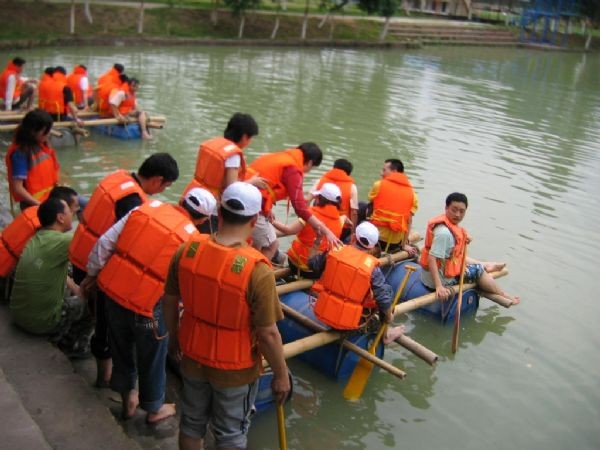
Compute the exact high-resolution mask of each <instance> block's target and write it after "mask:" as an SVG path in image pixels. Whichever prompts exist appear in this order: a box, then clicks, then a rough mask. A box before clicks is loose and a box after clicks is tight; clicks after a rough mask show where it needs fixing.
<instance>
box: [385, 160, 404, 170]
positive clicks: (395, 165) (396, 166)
mask: <svg viewBox="0 0 600 450" xmlns="http://www.w3.org/2000/svg"><path fill="white" fill-rule="evenodd" d="M385 162H386V163H388V164H389V165H390V167H391V168H392V170H394V171H396V172H400V173H404V164H402V161H400V160H399V159H396V158H390V159H386V160H385Z"/></svg>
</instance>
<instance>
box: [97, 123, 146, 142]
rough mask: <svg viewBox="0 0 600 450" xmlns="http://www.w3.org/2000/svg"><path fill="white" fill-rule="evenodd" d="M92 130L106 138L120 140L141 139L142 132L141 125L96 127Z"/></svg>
mask: <svg viewBox="0 0 600 450" xmlns="http://www.w3.org/2000/svg"><path fill="white" fill-rule="evenodd" d="M92 129H93V130H94V131H95V132H97V133H100V134H104V135H106V136H111V137H116V138H118V139H125V140H129V139H141V138H142V130H141V129H140V124H139V123H128V124H124V125H123V124H118V125H96V126H94V127H92Z"/></svg>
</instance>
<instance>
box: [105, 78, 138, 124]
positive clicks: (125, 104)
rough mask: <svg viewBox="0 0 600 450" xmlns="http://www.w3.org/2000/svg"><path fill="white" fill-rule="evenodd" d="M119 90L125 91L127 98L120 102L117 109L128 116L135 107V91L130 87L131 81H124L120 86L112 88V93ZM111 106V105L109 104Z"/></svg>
mask: <svg viewBox="0 0 600 450" xmlns="http://www.w3.org/2000/svg"><path fill="white" fill-rule="evenodd" d="M117 90H121V91H125V98H124V99H123V101H122V102H121V103H120V104H119V106H118V108H117V109H118V110H119V112H120V113H121V114H123V115H124V116H126V115H127V114H129V113H130V112H131V111H133V110H134V109H135V92H133V91H132V90H131V88H130V87H129V83H123V84H121V86H119V87H118V88H114V89H113V90H112V92H111V93H110V95H112V94H113V93H115V92H117ZM109 98H110V97H109ZM109 107H110V105H109Z"/></svg>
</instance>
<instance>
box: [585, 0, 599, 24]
mask: <svg viewBox="0 0 600 450" xmlns="http://www.w3.org/2000/svg"><path fill="white" fill-rule="evenodd" d="M580 8H581V14H582V15H584V16H585V17H587V18H588V19H589V20H590V22H591V23H592V26H593V27H594V28H598V26H600V1H599V0H581V1H580Z"/></svg>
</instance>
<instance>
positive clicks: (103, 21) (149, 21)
mask: <svg viewBox="0 0 600 450" xmlns="http://www.w3.org/2000/svg"><path fill="white" fill-rule="evenodd" d="M0 10H1V11H2V14H1V17H0V39H2V40H48V39H56V38H64V37H68V36H69V17H70V5H68V4H48V3H41V2H30V3H18V2H14V1H2V2H0ZM91 12H92V16H93V23H92V24H89V23H88V22H87V20H86V18H85V15H84V11H83V6H82V5H77V7H76V14H75V24H76V25H75V36H77V37H83V38H89V37H106V36H138V34H137V21H138V15H139V10H138V9H136V8H131V7H120V6H109V5H98V4H93V5H92V6H91ZM210 15H211V11H210V10H209V9H206V8H200V7H198V8H196V7H194V8H181V7H167V8H157V9H147V10H146V11H145V14H144V36H150V37H185V38H206V39H235V38H237V35H238V28H239V23H240V19H239V18H235V17H232V16H231V14H230V13H229V12H228V11H226V10H220V11H219V12H218V15H217V16H218V22H217V25H216V26H215V25H214V24H213V23H211V20H210ZM319 22H320V20H319V19H316V18H311V19H309V23H308V28H307V38H308V39H319V40H322V39H330V38H334V39H350V40H365V41H375V40H377V38H378V36H379V32H380V30H381V24H379V23H376V22H372V21H366V20H350V19H349V20H341V21H336V23H335V27H334V29H333V32H332V30H331V26H330V24H326V25H325V26H323V27H321V28H319ZM274 24H275V15H267V14H260V13H258V14H257V13H255V12H249V13H248V14H247V16H246V23H245V27H244V38H247V39H268V38H269V37H270V36H271V32H272V30H273V26H274ZM301 27H302V17H300V16H296V15H293V16H291V15H282V16H281V17H280V24H279V29H278V32H277V39H278V40H286V39H298V38H299V37H300V32H301Z"/></svg>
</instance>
